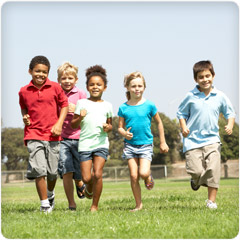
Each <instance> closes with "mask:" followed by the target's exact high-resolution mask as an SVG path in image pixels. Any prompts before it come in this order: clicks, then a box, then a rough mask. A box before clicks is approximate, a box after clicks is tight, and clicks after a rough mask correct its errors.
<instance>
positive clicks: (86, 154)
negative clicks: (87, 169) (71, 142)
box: [79, 148, 109, 162]
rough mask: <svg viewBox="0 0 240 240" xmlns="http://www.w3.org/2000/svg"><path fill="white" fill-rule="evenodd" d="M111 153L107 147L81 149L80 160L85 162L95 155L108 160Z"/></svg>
mask: <svg viewBox="0 0 240 240" xmlns="http://www.w3.org/2000/svg"><path fill="white" fill-rule="evenodd" d="M108 155H109V152H108V149H107V148H97V149H94V150H92V151H80V152H79V159H80V162H85V161H88V160H92V159H93V156H99V157H102V158H104V159H105V161H107V157H108Z"/></svg>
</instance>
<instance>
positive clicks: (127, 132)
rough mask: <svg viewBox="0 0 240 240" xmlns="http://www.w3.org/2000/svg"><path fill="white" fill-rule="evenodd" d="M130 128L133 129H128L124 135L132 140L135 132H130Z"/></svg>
mask: <svg viewBox="0 0 240 240" xmlns="http://www.w3.org/2000/svg"><path fill="white" fill-rule="evenodd" d="M130 130H131V127H130V128H128V129H127V131H126V133H125V136H124V137H125V138H126V139H127V140H131V139H132V138H133V134H132V133H131V132H130Z"/></svg>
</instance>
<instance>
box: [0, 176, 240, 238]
mask: <svg viewBox="0 0 240 240" xmlns="http://www.w3.org/2000/svg"><path fill="white" fill-rule="evenodd" d="M141 184H142V198H143V205H144V209H143V210H142V211H138V212H134V213H133V212H129V210H130V209H131V208H133V207H134V206H135V205H134V200H133V196H132V192H131V188H130V183H129V182H119V183H113V182H104V185H103V193H102V196H101V200H100V205H99V211H98V212H95V213H91V212H90V211H89V208H90V205H91V200H88V199H83V200H80V199H78V198H77V196H76V194H75V198H76V201H77V211H76V212H71V211H68V210H66V209H67V206H68V205H67V200H66V197H65V194H64V190H63V187H62V180H58V183H57V186H56V189H55V193H56V205H55V210H54V211H53V212H52V213H51V214H48V215H45V214H43V213H40V211H39V205H40V202H39V200H38V196H37V192H36V189H35V184H34V182H30V183H24V184H8V185H3V186H2V194H1V199H2V205H1V211H2V214H1V217H2V219H1V227H2V235H3V236H4V237H6V238H12V239H15V238H18V239H19V238H20V239H28V238H30V239H32V238H33V239H39V238H43V239H79V238H80V239H81V238H84V239H96V238H97V239H102V238H103V239H112V238H113V239H119V238H121V239H126V238H127V239H141V238H144V239H146V238H150V239H173V238H174V239H183V238H184V239H185V238H188V239H189V238H192V239H194V238H195V239H196V238H205V239H208V238H211V239H213V238H214V239H222V238H225V239H230V238H234V237H236V236H237V235H238V231H239V180H238V179H228V180H225V179H222V180H221V183H220V189H219V192H218V197H217V204H218V209H217V210H210V209H206V207H205V200H206V199H207V189H206V188H204V187H201V188H200V189H199V190H198V191H197V192H194V191H192V190H191V188H190V184H189V181H188V180H182V181H173V180H167V181H165V180H157V181H155V187H154V189H153V190H151V191H148V190H146V189H145V188H144V186H143V182H142V181H141Z"/></svg>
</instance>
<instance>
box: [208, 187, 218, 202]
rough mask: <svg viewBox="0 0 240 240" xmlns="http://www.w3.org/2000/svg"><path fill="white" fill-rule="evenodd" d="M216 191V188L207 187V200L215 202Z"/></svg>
mask: <svg viewBox="0 0 240 240" xmlns="http://www.w3.org/2000/svg"><path fill="white" fill-rule="evenodd" d="M217 191H218V189H217V188H213V187H208V199H209V200H211V201H212V202H215V201H216V197H217Z"/></svg>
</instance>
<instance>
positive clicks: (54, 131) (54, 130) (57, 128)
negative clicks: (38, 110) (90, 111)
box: [51, 107, 68, 136]
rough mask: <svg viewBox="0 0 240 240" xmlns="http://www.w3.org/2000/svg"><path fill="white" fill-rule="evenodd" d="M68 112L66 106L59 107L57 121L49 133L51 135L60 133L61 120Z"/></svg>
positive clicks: (62, 120)
mask: <svg viewBox="0 0 240 240" xmlns="http://www.w3.org/2000/svg"><path fill="white" fill-rule="evenodd" d="M67 113H68V107H63V108H62V109H61V112H60V115H59V118H58V121H57V122H56V123H55V124H54V125H53V127H52V129H51V133H52V135H53V136H60V135H61V133H62V125H63V122H64V120H65V118H66V116H67Z"/></svg>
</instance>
